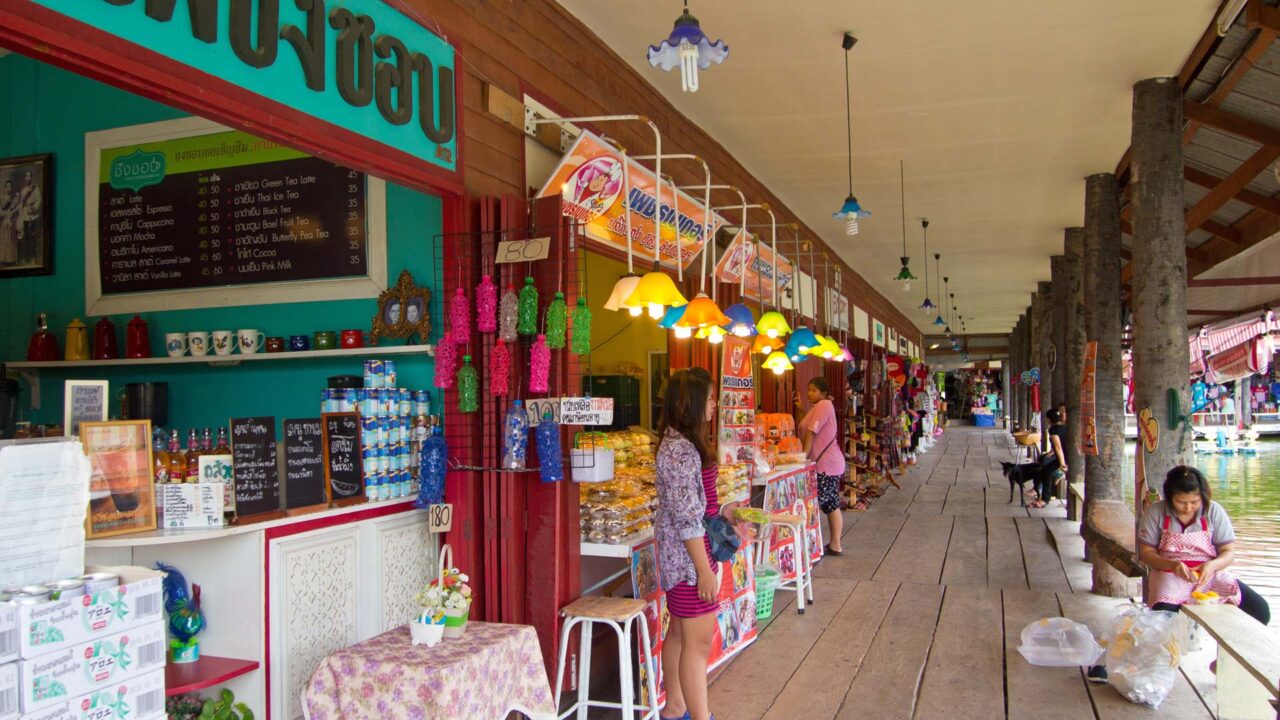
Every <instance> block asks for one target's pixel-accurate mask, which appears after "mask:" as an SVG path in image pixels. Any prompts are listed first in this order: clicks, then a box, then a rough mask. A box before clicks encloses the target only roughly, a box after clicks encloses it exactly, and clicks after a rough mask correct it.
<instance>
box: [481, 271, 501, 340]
mask: <svg viewBox="0 0 1280 720" xmlns="http://www.w3.org/2000/svg"><path fill="white" fill-rule="evenodd" d="M476 328H477V329H478V330H479V331H480V332H482V333H491V332H496V331H497V329H498V286H497V285H494V284H493V279H492V278H490V277H489V276H488V275H485V276H483V277H481V278H480V284H479V285H477V286H476Z"/></svg>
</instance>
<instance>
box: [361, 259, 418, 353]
mask: <svg viewBox="0 0 1280 720" xmlns="http://www.w3.org/2000/svg"><path fill="white" fill-rule="evenodd" d="M430 304H431V290H430V289H429V288H425V287H418V286H417V285H415V284H414V283H413V276H412V275H410V274H409V271H408V270H402V271H400V278H399V279H398V280H397V281H396V284H395V287H390V288H387V289H386V291H384V292H383V293H382V294H381V295H380V296H378V312H377V314H376V315H374V316H373V323H372V325H373V327H371V328H370V331H369V337H370V342H371V343H372V344H374V345H377V344H378V339H379V338H384V337H387V338H413V337H414V336H415V335H416V336H417V338H418V340H417V341H418V343H419V344H426V342H427V338H428V337H430V335H431V312H430Z"/></svg>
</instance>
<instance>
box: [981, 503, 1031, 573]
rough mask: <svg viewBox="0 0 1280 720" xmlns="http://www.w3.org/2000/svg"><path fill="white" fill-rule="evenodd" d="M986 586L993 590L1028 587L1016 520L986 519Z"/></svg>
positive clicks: (1003, 518) (1002, 518)
mask: <svg viewBox="0 0 1280 720" xmlns="http://www.w3.org/2000/svg"><path fill="white" fill-rule="evenodd" d="M987 584H988V585H990V586H991V587H993V588H1013V589H1023V590H1025V589H1027V587H1028V585H1027V569H1026V566H1025V564H1024V561H1023V558H1022V541H1021V540H1020V539H1019V538H1018V526H1017V524H1016V518H1006V517H988V518H987Z"/></svg>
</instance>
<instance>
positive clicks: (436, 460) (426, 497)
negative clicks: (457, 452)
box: [413, 427, 449, 510]
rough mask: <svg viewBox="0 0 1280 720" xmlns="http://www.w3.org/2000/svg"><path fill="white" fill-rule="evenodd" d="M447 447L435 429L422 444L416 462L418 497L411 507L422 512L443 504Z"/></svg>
mask: <svg viewBox="0 0 1280 720" xmlns="http://www.w3.org/2000/svg"><path fill="white" fill-rule="evenodd" d="M448 462H449V446H448V445H447V444H445V441H444V436H442V435H440V434H439V433H438V432H437V430H436V428H434V427H433V428H431V431H430V435H428V436H427V439H426V440H425V441H423V443H422V457H421V458H420V459H419V460H418V497H417V499H416V500H414V501H413V506H414V507H416V508H420V509H422V510H425V509H427V507H429V506H431V505H439V504H440V503H442V502H444V473H445V470H447V469H448V467H447V465H448Z"/></svg>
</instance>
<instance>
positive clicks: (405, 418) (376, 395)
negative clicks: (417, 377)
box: [335, 360, 430, 501]
mask: <svg viewBox="0 0 1280 720" xmlns="http://www.w3.org/2000/svg"><path fill="white" fill-rule="evenodd" d="M396 380H397V378H396V363H395V361H394V360H365V361H364V387H362V388H358V389H356V390H355V391H354V407H352V408H351V410H352V411H356V412H359V413H360V423H361V434H360V437H361V456H362V458H363V461H364V487H365V497H366V498H368V499H369V500H370V501H378V500H391V499H393V498H400V497H408V496H409V495H411V494H412V493H413V492H414V491H415V489H414V487H413V485H414V475H415V474H416V470H417V468H415V467H413V462H412V450H413V448H412V440H413V431H412V428H413V419H414V417H416V416H418V415H426V414H428V413H429V405H430V400H429V397H430V396H429V394H428V391H426V390H409V389H407V388H402V387H397V386H396ZM335 412H341V411H340V410H338V411H335Z"/></svg>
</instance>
